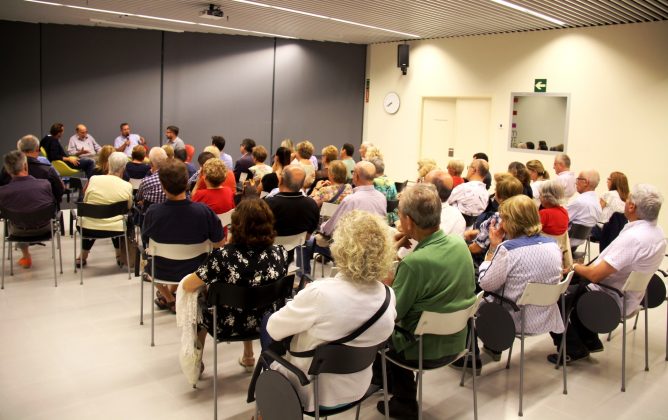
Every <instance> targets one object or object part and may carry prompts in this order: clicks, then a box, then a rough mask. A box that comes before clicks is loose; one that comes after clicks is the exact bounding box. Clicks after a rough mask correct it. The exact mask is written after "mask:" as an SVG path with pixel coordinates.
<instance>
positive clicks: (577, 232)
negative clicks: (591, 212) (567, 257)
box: [568, 223, 593, 262]
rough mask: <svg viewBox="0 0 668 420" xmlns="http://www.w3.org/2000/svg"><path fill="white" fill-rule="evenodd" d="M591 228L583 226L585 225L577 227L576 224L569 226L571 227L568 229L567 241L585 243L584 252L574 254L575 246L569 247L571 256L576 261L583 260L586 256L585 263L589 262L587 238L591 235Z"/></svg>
mask: <svg viewBox="0 0 668 420" xmlns="http://www.w3.org/2000/svg"><path fill="white" fill-rule="evenodd" d="M592 227H593V226H585V225H579V224H577V223H573V224H571V226H570V227H569V228H568V238H569V239H571V240H572V239H578V240H582V241H585V250H584V252H575V250H576V249H577V246H575V247H573V246H571V251H572V252H571V253H572V254H573V259H574V260H578V259H584V257H585V256H587V262H589V261H591V257H590V255H589V252H590V250H589V236H590V235H591V229H592Z"/></svg>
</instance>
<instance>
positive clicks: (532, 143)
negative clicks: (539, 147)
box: [527, 141, 536, 150]
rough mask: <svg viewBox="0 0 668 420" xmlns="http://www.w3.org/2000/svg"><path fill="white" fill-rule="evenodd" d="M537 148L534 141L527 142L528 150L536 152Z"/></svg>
mask: <svg viewBox="0 0 668 420" xmlns="http://www.w3.org/2000/svg"><path fill="white" fill-rule="evenodd" d="M535 148H536V144H535V143H534V142H532V141H528V142H527V149H529V150H534V149H535Z"/></svg>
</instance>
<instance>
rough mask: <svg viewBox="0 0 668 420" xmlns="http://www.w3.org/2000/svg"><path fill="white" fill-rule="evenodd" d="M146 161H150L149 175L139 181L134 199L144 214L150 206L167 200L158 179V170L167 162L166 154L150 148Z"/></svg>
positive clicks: (160, 149) (155, 148)
mask: <svg viewBox="0 0 668 420" xmlns="http://www.w3.org/2000/svg"><path fill="white" fill-rule="evenodd" d="M148 159H149V160H150V161H151V175H149V176H147V177H145V178H144V179H143V180H142V181H141V184H139V188H138V189H137V197H136V200H137V204H139V205H140V206H141V208H142V210H143V212H146V209H147V208H148V206H150V205H151V204H158V203H162V202H163V201H165V200H166V199H167V196H166V195H165V191H164V190H163V189H162V186H161V185H160V178H159V172H160V168H161V167H162V165H164V164H165V163H166V162H167V153H166V152H165V151H164V150H163V149H162V148H160V147H152V148H151V151H150V152H148Z"/></svg>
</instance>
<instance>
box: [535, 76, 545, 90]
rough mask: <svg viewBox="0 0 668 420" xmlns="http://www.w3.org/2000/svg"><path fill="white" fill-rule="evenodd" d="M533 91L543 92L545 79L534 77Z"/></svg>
mask: <svg viewBox="0 0 668 420" xmlns="http://www.w3.org/2000/svg"><path fill="white" fill-rule="evenodd" d="M533 91H534V92H545V91H547V79H534V82H533Z"/></svg>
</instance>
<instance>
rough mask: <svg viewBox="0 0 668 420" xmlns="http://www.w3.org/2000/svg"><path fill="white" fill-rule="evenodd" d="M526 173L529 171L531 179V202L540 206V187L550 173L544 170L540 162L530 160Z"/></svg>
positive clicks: (548, 177)
mask: <svg viewBox="0 0 668 420" xmlns="http://www.w3.org/2000/svg"><path fill="white" fill-rule="evenodd" d="M526 168H527V171H529V178H530V179H531V191H532V193H533V201H535V202H536V205H537V206H539V205H540V198H539V196H540V185H541V184H542V183H543V182H545V181H547V180H548V179H550V173H549V172H547V171H546V170H545V167H544V166H543V162H541V161H540V160H536V159H533V160H530V161H528V162H527V164H526Z"/></svg>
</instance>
